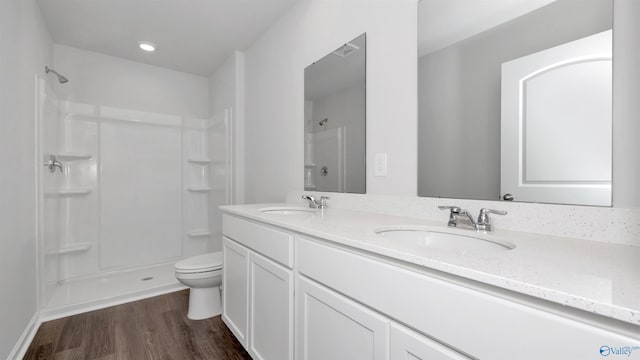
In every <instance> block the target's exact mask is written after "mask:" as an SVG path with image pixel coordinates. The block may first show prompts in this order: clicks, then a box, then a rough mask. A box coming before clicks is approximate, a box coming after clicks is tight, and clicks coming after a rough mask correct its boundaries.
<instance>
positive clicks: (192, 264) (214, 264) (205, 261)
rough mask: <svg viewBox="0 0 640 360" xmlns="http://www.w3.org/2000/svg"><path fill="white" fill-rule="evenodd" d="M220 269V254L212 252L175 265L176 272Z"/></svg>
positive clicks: (219, 252)
mask: <svg viewBox="0 0 640 360" xmlns="http://www.w3.org/2000/svg"><path fill="white" fill-rule="evenodd" d="M220 268H222V252H221V251H218V252H212V253H207V254H203V255H198V256H193V257H190V258H187V259H184V260H181V261H178V262H177V263H176V265H175V269H176V270H178V271H203V270H215V269H220Z"/></svg>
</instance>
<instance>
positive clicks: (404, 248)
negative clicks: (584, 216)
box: [221, 204, 640, 326]
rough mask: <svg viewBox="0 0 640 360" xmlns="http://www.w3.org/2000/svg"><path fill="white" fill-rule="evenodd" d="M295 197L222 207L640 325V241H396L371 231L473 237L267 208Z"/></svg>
mask: <svg viewBox="0 0 640 360" xmlns="http://www.w3.org/2000/svg"><path fill="white" fill-rule="evenodd" d="M271 206H292V207H300V205H292V204H288V205H287V204H253V205H233V206H222V207H221V209H222V210H223V211H224V212H227V213H230V214H235V215H240V216H243V217H247V218H250V219H254V220H258V221H261V222H264V223H267V224H271V225H276V226H279V227H283V228H286V229H289V230H292V231H296V232H300V233H305V234H308V235H311V236H316V237H319V238H323V239H326V240H330V241H333V242H336V243H340V244H344V245H347V246H350V247H354V248H358V249H362V250H366V251H369V252H372V253H376V254H380V255H384V256H388V257H391V258H394V259H398V260H401V261H406V262H409V263H412V264H416V265H420V266H424V267H427V268H431V269H435V270H439V271H442V272H446V273H449V274H453V275H457V276H461V277H464V278H467V279H471V280H475V281H478V282H482V283H486V284H490V285H494V286H498V287H500V288H504V289H508V290H511V291H515V292H519V293H522V294H527V295H531V296H534V297H537V298H541V299H545V300H548V301H552V302H555V303H558V304H562V305H566V306H570V307H574V308H577V309H581V310H585V311H588V312H592V313H596V314H599V315H603V316H607V317H610V318H614V319H617V320H621V321H624V322H627V323H631V324H634V325H639V326H640V247H635V246H627V245H614V244H607V243H603V242H596V241H588V240H576V239H570V238H561V237H552V236H542V235H536V234H530V233H522V232H515V231H504V230H500V229H495V231H494V232H492V233H490V234H489V235H480V237H486V238H495V239H497V240H506V241H509V242H511V243H513V244H515V245H516V248H515V249H513V250H504V251H474V252H472V251H467V252H463V251H455V250H442V249H435V248H428V247H426V246H418V245H409V244H403V243H399V242H397V241H394V240H393V239H389V238H385V237H382V236H380V235H377V234H376V233H375V231H374V230H376V229H379V228H383V227H388V226H395V225H417V226H425V227H428V228H429V229H430V230H437V231H444V232H451V233H458V234H464V235H472V236H478V235H479V234H478V233H476V232H475V231H473V230H465V229H455V228H448V227H447V226H446V225H447V224H446V222H447V221H446V217H443V220H442V221H440V222H433V221H428V220H420V219H414V218H404V217H396V216H388V215H381V214H374V213H366V212H358V211H350V210H343V209H337V208H328V209H324V210H323V211H320V210H318V211H317V212H316V213H315V214H312V215H310V216H307V217H304V216H295V215H294V216H290V215H277V214H265V213H262V212H260V211H259V209H262V208H265V207H271Z"/></svg>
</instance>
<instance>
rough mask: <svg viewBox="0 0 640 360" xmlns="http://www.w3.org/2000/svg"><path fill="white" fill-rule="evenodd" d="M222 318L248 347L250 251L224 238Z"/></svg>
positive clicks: (243, 344)
mask: <svg viewBox="0 0 640 360" xmlns="http://www.w3.org/2000/svg"><path fill="white" fill-rule="evenodd" d="M222 261H223V264H224V265H223V273H222V320H223V321H224V322H225V324H227V327H229V329H230V330H231V332H232V333H233V335H235V336H236V338H237V339H238V341H239V342H240V343H241V344H242V346H244V347H245V348H246V347H247V326H248V321H249V312H248V307H247V306H248V296H249V277H248V274H249V251H248V250H247V248H245V247H244V246H240V245H238V244H237V243H235V242H233V241H231V240H229V239H227V238H224V239H223V240H222Z"/></svg>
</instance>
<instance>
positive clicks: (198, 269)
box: [174, 252, 222, 320]
mask: <svg viewBox="0 0 640 360" xmlns="http://www.w3.org/2000/svg"><path fill="white" fill-rule="evenodd" d="M174 268H175V273H176V279H178V281H180V282H181V283H183V284H184V285H186V286H188V287H189V312H188V313H187V317H188V318H189V319H191V320H202V319H208V318H210V317H213V316H217V315H220V313H221V312H222V304H221V299H220V285H221V284H222V252H213V253H208V254H204V255H198V256H193V257H190V258H187V259H184V260H181V261H178V262H177V263H176V264H175V266H174Z"/></svg>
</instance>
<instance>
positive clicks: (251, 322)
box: [222, 215, 294, 360]
mask: <svg viewBox="0 0 640 360" xmlns="http://www.w3.org/2000/svg"><path fill="white" fill-rule="evenodd" d="M223 224H224V229H223V232H224V239H223V244H222V245H223V256H224V272H223V282H222V285H223V289H222V293H223V303H222V319H223V321H224V322H225V324H227V326H228V327H229V328H230V329H231V331H232V332H233V334H234V335H235V336H236V337H237V338H238V340H239V341H240V343H241V344H242V345H243V346H244V347H245V349H246V350H247V351H248V352H249V354H250V355H251V357H252V358H253V359H255V360H292V359H293V309H294V306H293V285H294V284H293V270H292V269H291V268H290V267H289V266H291V264H292V263H293V258H292V254H293V234H291V233H288V232H285V231H280V230H279V229H274V228H273V227H270V226H266V225H264V226H263V225H261V224H257V223H254V222H251V221H248V220H243V219H239V218H236V217H231V216H228V215H224V217H223ZM274 242H275V244H273V243H274ZM271 245H274V246H271Z"/></svg>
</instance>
